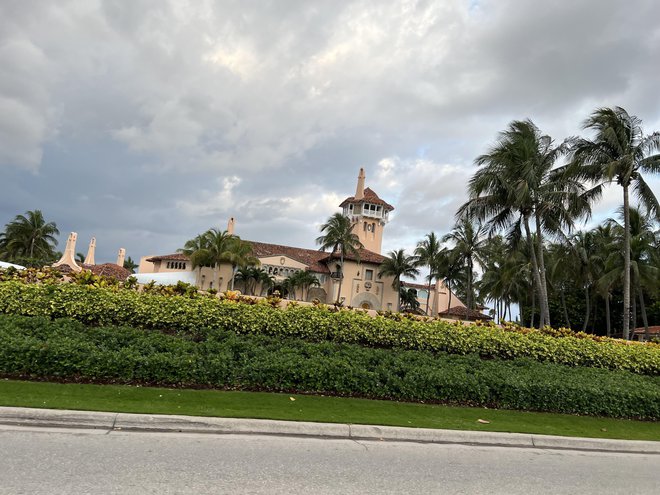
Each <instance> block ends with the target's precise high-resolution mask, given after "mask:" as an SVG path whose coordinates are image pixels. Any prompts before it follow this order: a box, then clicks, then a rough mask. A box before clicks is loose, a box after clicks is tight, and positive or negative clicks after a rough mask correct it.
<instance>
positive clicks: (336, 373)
mask: <svg viewBox="0 0 660 495" xmlns="http://www.w3.org/2000/svg"><path fill="white" fill-rule="evenodd" d="M198 338H199V337H198ZM0 374H4V375H5V376H23V377H25V376H30V377H33V378H50V379H53V378H57V379H69V380H89V381H96V382H112V383H142V384H151V385H180V386H210V387H218V388H234V389H248V390H255V389H256V390H269V391H289V392H294V391H295V392H314V393H326V394H339V395H345V396H361V397H368V398H379V399H396V400H408V401H429V402H433V401H441V402H450V403H461V404H469V405H480V406H482V405H486V406H489V407H501V408H507V409H521V410H537V411H551V412H562V413H573V414H590V415H598V416H612V417H629V418H640V419H658V418H660V378H658V377H649V376H641V375H636V374H633V373H630V372H626V371H609V370H603V369H595V368H571V367H568V366H563V365H557V364H549V363H539V362H536V361H533V360H531V359H515V360H509V361H505V360H484V359H481V358H479V357H478V356H477V355H468V356H457V355H448V354H445V353H437V354H433V353H430V352H423V351H399V350H392V349H371V348H366V347H363V346H358V345H350V344H335V343H330V342H322V343H310V342H305V341H302V340H300V339H282V338H274V337H267V336H263V335H261V336H255V335H237V334H235V333H234V332H229V331H221V330H209V331H208V332H204V337H203V338H202V339H201V340H193V339H192V338H191V337H189V336H185V337H183V336H176V335H167V334H163V333H161V332H155V331H144V330H136V329H131V328H126V327H124V328H121V327H92V328H90V327H85V326H83V325H82V324H81V323H78V322H74V321H71V320H55V321H51V320H47V319H45V318H39V317H36V318H28V317H19V316H7V315H4V316H0Z"/></svg>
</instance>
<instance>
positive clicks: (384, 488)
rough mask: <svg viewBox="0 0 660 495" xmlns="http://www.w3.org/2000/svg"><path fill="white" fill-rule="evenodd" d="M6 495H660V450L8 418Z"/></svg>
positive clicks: (0, 465) (2, 447)
mask: <svg viewBox="0 0 660 495" xmlns="http://www.w3.org/2000/svg"><path fill="white" fill-rule="evenodd" d="M0 452H1V453H0V456H1V457H0V493H1V494H12V495H13V494H23V493H24V494H28V493H29V494H39V493H62V494H78V493H94V494H100V493H127V494H140V493H158V494H167V493H195V494H199V493H268V494H277V493H287V494H291V493H313V494H325V493H342V494H350V493H360V494H367V493H470V494H477V493H484V494H485V493H487V494H493V493H506V494H517V493H520V494H542V493H553V494H561V493H567V494H569V493H570V494H576V493H579V494H589V493H598V494H604V493H607V494H615V493H622V494H623V493H625V494H626V495H630V494H633V493H634V494H645V493H649V494H651V493H653V494H657V493H660V456H658V455H641V454H618V453H599V452H576V451H560V450H540V449H525V448H512V447H473V446H464V445H438V444H416V443H402V442H374V441H369V442H355V441H352V440H323V439H315V438H296V437H275V436H258V435H204V434H178V433H136V432H133V433H128V432H114V431H113V432H111V433H109V434H108V433H107V432H100V431H94V430H65V429H46V428H26V427H10V426H0Z"/></svg>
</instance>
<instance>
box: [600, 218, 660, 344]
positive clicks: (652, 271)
mask: <svg viewBox="0 0 660 495" xmlns="http://www.w3.org/2000/svg"><path fill="white" fill-rule="evenodd" d="M619 216H621V217H624V218H625V217H626V216H627V217H628V219H629V222H630V233H629V238H630V246H629V250H630V267H631V274H630V275H631V277H630V284H631V286H632V287H631V293H632V294H633V297H632V298H631V300H632V303H633V304H635V299H636V298H639V308H640V312H641V314H642V322H643V324H644V329H645V333H646V338H647V339H648V338H649V323H648V318H647V314H646V304H645V299H644V290H645V289H646V290H648V291H649V292H652V291H654V290H656V289H657V288H658V284H659V281H660V268H659V267H658V249H657V246H658V234H657V232H655V231H654V229H653V220H652V218H651V215H650V212H647V213H646V214H645V213H643V212H642V211H641V210H640V209H638V208H630V211H629V212H628V215H625V214H624V212H623V211H622V209H619ZM606 225H607V226H609V227H610V228H611V229H612V234H613V237H614V239H615V240H616V246H618V249H614V250H611V252H610V258H609V259H608V263H607V266H608V268H609V270H608V271H607V273H605V274H604V276H603V278H602V283H604V284H612V283H613V282H614V281H616V280H617V279H619V280H620V279H623V278H624V277H623V275H624V274H622V273H621V253H622V251H623V250H622V249H621V246H622V244H624V243H625V237H626V236H625V226H624V225H621V223H619V222H617V221H616V220H614V219H612V218H610V219H608V220H607V224H606ZM624 270H625V268H624ZM624 283H625V280H624ZM624 288H625V287H624ZM633 325H634V327H636V326H637V318H636V317H635V318H633Z"/></svg>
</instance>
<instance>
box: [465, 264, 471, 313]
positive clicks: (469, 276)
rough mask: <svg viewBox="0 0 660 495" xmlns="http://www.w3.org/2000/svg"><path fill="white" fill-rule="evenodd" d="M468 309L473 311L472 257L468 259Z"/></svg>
mask: <svg viewBox="0 0 660 495" xmlns="http://www.w3.org/2000/svg"><path fill="white" fill-rule="evenodd" d="M467 265H468V266H467V268H468V273H467V301H466V302H467V309H472V257H469V258H468V263H467Z"/></svg>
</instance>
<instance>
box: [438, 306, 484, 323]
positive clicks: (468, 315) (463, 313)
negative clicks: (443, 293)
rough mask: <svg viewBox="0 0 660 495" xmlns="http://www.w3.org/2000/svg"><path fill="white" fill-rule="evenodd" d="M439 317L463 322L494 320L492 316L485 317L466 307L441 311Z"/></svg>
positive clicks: (455, 307)
mask: <svg viewBox="0 0 660 495" xmlns="http://www.w3.org/2000/svg"><path fill="white" fill-rule="evenodd" d="M439 316H445V317H452V316H453V317H458V318H462V319H463V320H470V321H474V320H492V319H493V317H492V316H488V315H485V314H483V313H480V312H479V311H475V310H473V309H467V308H466V307H464V306H454V307H453V308H449V309H447V310H445V311H440V313H439Z"/></svg>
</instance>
